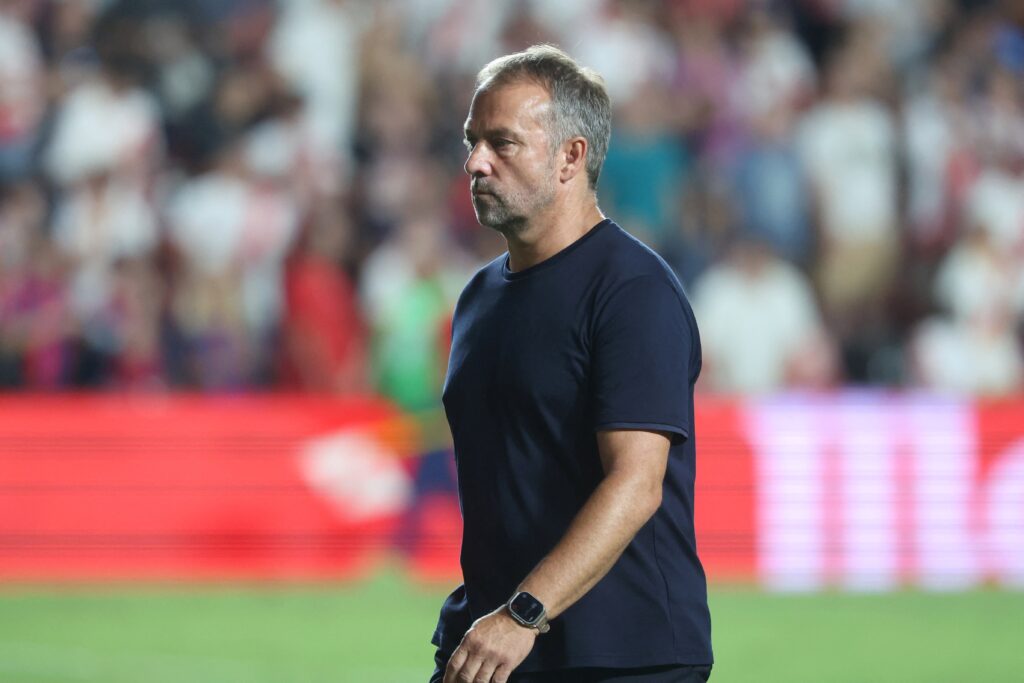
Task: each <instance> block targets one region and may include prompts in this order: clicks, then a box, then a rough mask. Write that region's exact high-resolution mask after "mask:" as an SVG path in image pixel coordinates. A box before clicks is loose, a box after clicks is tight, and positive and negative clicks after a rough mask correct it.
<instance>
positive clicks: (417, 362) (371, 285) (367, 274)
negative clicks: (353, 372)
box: [363, 215, 471, 411]
mask: <svg viewBox="0 0 1024 683" xmlns="http://www.w3.org/2000/svg"><path fill="white" fill-rule="evenodd" d="M470 268H471V264H470V263H469V261H468V260H465V259H464V258H463V257H462V256H461V254H460V253H459V251H458V250H457V249H455V248H454V245H452V244H451V242H450V241H449V240H448V239H447V238H446V236H445V223H444V222H443V219H442V218H441V217H440V216H437V215H426V216H421V217H415V218H410V219H409V220H408V221H407V222H405V223H403V224H402V225H401V226H399V228H398V231H397V233H396V234H395V236H394V237H393V238H391V239H389V240H388V241H386V242H384V243H383V244H382V245H381V246H380V247H378V248H377V249H376V250H375V251H374V252H373V253H372V254H370V256H369V258H368V259H367V261H366V265H365V267H364V270H363V295H364V300H363V304H364V306H365V309H366V312H367V318H368V319H369V321H370V324H371V326H372V330H373V341H372V353H373V367H374V374H375V381H376V386H377V389H378V390H379V391H380V392H381V393H382V394H384V395H385V396H387V397H389V398H392V399H394V400H395V401H396V402H397V403H398V405H400V406H402V407H403V408H405V409H407V410H411V411H421V410H425V409H429V408H432V407H434V406H435V405H436V404H437V396H438V394H439V392H440V390H441V383H442V381H443V380H444V371H445V368H446V358H447V353H448V339H449V336H450V324H451V314H452V311H453V310H454V308H455V301H456V300H457V299H458V296H459V292H460V291H461V288H462V286H463V285H464V284H465V283H466V280H467V279H468V278H469V276H470V274H471V269H470Z"/></svg>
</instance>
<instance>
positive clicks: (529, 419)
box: [431, 46, 712, 683]
mask: <svg viewBox="0 0 1024 683" xmlns="http://www.w3.org/2000/svg"><path fill="white" fill-rule="evenodd" d="M610 128H611V112H610V104H609V101H608V95H607V94H606V92H605V90H604V86H603V84H602V82H601V80H600V78H599V77H598V76H597V75H596V74H594V73H593V72H591V71H589V70H586V69H581V68H580V67H579V66H578V65H577V64H576V63H575V62H574V61H573V60H572V59H571V58H570V57H569V56H568V55H566V54H565V53H564V52H562V51H560V50H558V49H556V48H553V47H550V46H537V47H532V48H530V49H528V50H526V51H525V52H521V53H517V54H513V55H509V56H506V57H502V58H500V59H497V60H495V61H493V62H491V63H490V64H488V65H487V66H486V67H484V69H483V70H482V71H481V72H480V74H479V76H478V78H477V87H476V92H475V94H474V97H473V102H472V104H471V106H470V112H469V117H468V118H467V120H466V125H465V135H466V145H467V147H468V149H469V158H468V160H467V161H466V172H467V173H468V174H469V175H470V176H471V178H472V180H471V190H472V195H473V205H474V207H475V209H476V214H477V219H478V220H479V222H480V223H481V224H483V225H485V226H488V227H490V228H493V229H495V230H498V231H499V232H501V234H502V235H503V236H504V237H505V239H506V241H507V243H508V253H507V254H505V255H503V256H502V257H499V258H498V259H496V260H495V261H493V262H492V263H490V264H489V265H488V266H486V267H484V268H483V269H482V270H481V271H480V272H479V273H477V274H476V275H475V276H474V277H473V279H472V280H471V281H470V283H469V284H468V285H467V286H466V289H465V291H464V292H463V293H462V296H461V297H460V299H459V303H458V306H457V307H456V311H455V318H454V322H453V332H452V350H451V360H450V363H449V368H448V376H447V379H446V381H445V388H444V405H445V411H446V414H447V416H448V422H449V424H450V426H451V430H452V436H453V438H454V443H455V458H456V463H457V466H458V476H459V495H460V500H461V503H462V512H463V520H464V538H463V546H462V569H463V575H464V579H465V583H464V585H463V586H460V587H459V588H458V589H456V590H455V592H453V593H452V594H451V596H449V598H448V600H447V601H446V602H445V605H444V607H443V608H442V610H441V617H440V620H439V623H438V627H437V631H436V632H435V633H434V638H433V643H434V645H436V646H437V655H436V663H437V669H436V671H435V672H434V676H433V678H432V679H431V681H432V683H440V682H441V681H443V683H459V682H461V683H468V682H471V681H472V682H474V683H505V682H506V681H513V682H515V683H534V682H540V681H551V682H553V681H558V682H559V683H574V682H581V683H582V682H595V683H596V682H598V681H617V682H619V683H627V682H634V681H635V682H637V683H639V682H641V681H643V682H644V683H665V682H669V681H672V682H684V681H685V682H690V681H706V680H707V679H708V676H709V675H710V669H711V662H712V656H711V642H710V640H711V639H710V628H711V627H710V618H709V615H708V609H707V595H706V592H707V591H706V586H705V579H704V572H703V569H702V568H701V565H700V561H699V560H698V559H697V554H696V547H695V541H694V533H693V482H694V446H693V402H692V398H693V384H694V381H695V380H696V378H697V374H698V372H699V370H700V345H699V341H698V337H697V328H696V323H695V321H694V318H693V313H692V312H691V310H690V306H689V304H688V303H687V302H686V299H685V298H684V296H683V293H682V290H681V288H680V286H679V283H678V281H677V280H676V279H675V277H674V276H673V275H672V274H671V271H670V270H669V269H668V267H667V266H666V265H665V263H664V262H663V261H662V260H661V259H660V258H659V257H658V256H656V255H655V254H654V253H653V252H652V251H650V250H649V249H647V248H646V247H645V246H643V245H642V244H640V243H639V242H638V241H636V240H635V239H633V238H632V237H630V236H629V235H627V234H626V233H625V232H623V231H622V229H621V228H619V227H618V226H617V225H616V224H615V223H613V222H611V221H610V220H607V219H605V218H604V216H603V215H602V214H601V211H600V209H599V208H598V206H597V199H596V195H595V188H596V186H597V179H598V175H599V173H600V169H601V163H602V161H603V159H604V156H605V151H606V149H607V146H608V139H609V136H610ZM513 672H515V673H513Z"/></svg>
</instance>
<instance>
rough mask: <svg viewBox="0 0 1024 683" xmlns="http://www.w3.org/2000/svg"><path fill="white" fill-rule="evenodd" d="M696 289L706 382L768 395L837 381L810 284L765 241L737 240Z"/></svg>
mask: <svg viewBox="0 0 1024 683" xmlns="http://www.w3.org/2000/svg"><path fill="white" fill-rule="evenodd" d="M693 294H694V299H693V301H694V309H695V313H696V316H697V323H698V325H700V330H701V346H702V349H703V353H704V371H703V372H702V374H701V382H702V384H703V386H704V388H706V389H711V390H713V391H723V392H733V393H741V394H746V393H753V394H763V393H767V392H771V391H778V390H781V389H785V388H787V387H806V388H822V387H825V386H828V385H829V384H830V383H831V382H832V381H833V380H834V379H835V367H834V361H833V354H832V349H831V340H830V339H829V338H828V335H827V333H826V332H825V330H824V327H823V325H822V322H821V319H820V317H819V314H818V310H817V306H816V304H815V302H814V293H813V291H812V289H811V285H810V282H808V281H807V279H806V278H805V277H804V276H803V275H802V274H801V273H800V271H798V270H797V269H796V268H794V267H793V266H791V265H789V264H787V263H785V262H784V261H782V260H781V259H779V258H778V257H776V256H775V255H773V254H772V253H771V251H770V250H769V249H767V248H766V247H765V246H764V245H763V244H760V243H758V242H755V241H751V240H749V239H745V238H740V239H739V240H738V241H737V242H736V244H734V246H733V247H732V249H731V250H730V251H729V254H728V256H727V257H726V259H725V260H724V261H723V262H721V263H719V264H717V265H715V266H712V267H711V268H710V269H709V270H708V271H707V272H706V273H705V274H704V275H703V276H702V277H701V278H700V280H698V282H697V284H696V285H695V286H694V289H693Z"/></svg>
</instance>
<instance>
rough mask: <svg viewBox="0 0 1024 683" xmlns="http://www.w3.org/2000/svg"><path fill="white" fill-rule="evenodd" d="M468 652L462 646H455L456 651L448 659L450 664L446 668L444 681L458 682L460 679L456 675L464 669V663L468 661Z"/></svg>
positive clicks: (446, 682) (445, 682) (449, 682)
mask: <svg viewBox="0 0 1024 683" xmlns="http://www.w3.org/2000/svg"><path fill="white" fill-rule="evenodd" d="M467 656H468V655H467V653H466V651H465V650H464V649H462V646H461V645H460V646H459V647H457V648H455V652H453V653H452V656H451V658H450V659H449V660H448V666H446V667H445V668H444V681H443V683H456V682H457V680H458V679H456V678H455V677H456V676H457V675H458V674H459V671H460V670H461V669H462V665H463V664H465V663H466V658H467Z"/></svg>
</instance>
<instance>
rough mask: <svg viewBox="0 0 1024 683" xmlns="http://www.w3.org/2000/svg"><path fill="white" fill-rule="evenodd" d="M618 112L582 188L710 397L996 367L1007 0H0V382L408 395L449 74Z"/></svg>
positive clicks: (458, 176) (960, 374)
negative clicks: (551, 89) (593, 176)
mask: <svg viewBox="0 0 1024 683" xmlns="http://www.w3.org/2000/svg"><path fill="white" fill-rule="evenodd" d="M537 42H553V43H556V44H559V45H560V46H562V47H564V48H565V49H567V50H568V51H569V52H570V53H572V54H573V55H574V56H575V57H577V58H578V59H580V60H581V61H582V62H583V63H584V64H587V65H590V66H592V67H594V68H596V69H597V70H598V71H600V72H601V73H602V74H604V76H605V78H606V82H607V86H608V89H609V92H610V95H611V98H612V102H613V105H614V107H615V117H616V119H615V126H614V130H613V134H612V144H611V149H610V152H609V155H608V159H607V162H606V164H605V167H604V171H603V173H602V176H601V184H600V194H599V196H600V200H601V206H602V208H603V209H604V211H605V212H606V213H607V214H608V215H610V216H612V217H613V218H615V219H616V220H618V221H619V222H620V223H621V224H622V225H623V226H624V227H626V228H627V229H629V230H631V231H632V232H634V233H635V234H637V235H638V236H639V237H641V238H642V239H644V240H645V241H647V242H648V243H649V244H651V245H652V246H654V247H655V248H656V249H658V250H659V252H660V253H662V254H663V255H664V257H665V258H666V260H667V261H668V262H669V263H670V265H672V266H673V268H675V269H676V271H677V272H678V274H679V276H680V278H681V280H682V281H683V282H684V284H685V286H686V288H687V290H688V292H689V294H690V297H691V300H692V301H693V303H694V307H695V310H696V312H697V316H698V320H699V322H700V326H701V333H702V339H703V345H704V358H705V370H704V374H703V376H702V380H701V385H700V388H702V389H703V390H706V391H721V392H741V393H760V392H770V391H778V390H784V389H796V388H824V387H831V386H840V385H849V384H856V385H883V386H894V387H920V388H929V389H937V390H941V391H950V392H955V393H966V394H972V395H1001V394H1007V393H1010V392H1014V391H1018V390H1020V389H1021V388H1022V382H1024V355H1022V352H1024V334H1022V333H1024V324H1022V323H1024V87H1022V84H1024V4H1021V3H1018V2H1012V1H1009V0H1005V1H998V0H989V1H979V0H973V1H967V0H960V1H955V0H793V1H792V2H770V1H744V0H560V1H559V2H544V1H543V0H501V1H500V2H499V1H496V0H495V1H489V2H477V1H476V0H383V1H381V2H370V1H369V0H291V1H284V2H278V3H274V2H270V1H269V0H0V388H4V389H7V390H11V389H18V390H32V391H49V390H60V389H72V388H97V387H100V388H127V389H142V390H163V389H174V388H180V389H190V390H200V391H213V390H252V389H262V388H277V389H285V390H304V391H327V392H347V391H364V390H377V391H380V392H382V393H383V394H385V395H387V396H390V397H392V398H393V399H395V400H396V401H397V402H398V403H399V404H400V405H402V406H403V407H405V408H407V409H410V410H416V409H420V408H428V407H430V406H432V405H435V404H436V401H437V397H438V387H439V384H440V381H441V375H442V373H443V371H444V366H445V357H446V353H447V348H446V340H447V337H448V321H449V319H450V315H451V310H452V307H453V305H454V301H455V298H456V297H457V295H458V292H459V291H460V289H461V287H462V285H463V284H464V283H465V281H466V280H467V278H468V277H469V275H470V274H471V273H472V272H473V270H474V269H475V268H476V267H478V266H479V265H480V264H482V263H484V262H486V260H489V259H490V258H493V257H494V256H496V255H498V254H499V253H501V251H502V250H503V247H502V241H501V239H500V238H499V237H498V236H496V235H494V234H491V233H490V232H489V231H486V230H483V229H481V228H479V227H478V226H477V225H476V223H475V220H474V216H473V211H472V206H471V204H470V202H469V193H468V189H467V179H466V177H465V175H464V173H463V170H462V164H463V162H464V160H465V150H464V148H463V145H462V133H461V127H462V123H463V120H464V118H465V113H466V111H467V108H468V103H469V97H470V95H471V92H472V87H473V78H474V75H475V73H476V71H477V69H478V68H479V67H480V66H481V65H482V64H483V63H485V62H486V61H487V60H489V59H490V58H492V57H494V56H497V55H499V54H502V53H505V52H508V51H512V50H516V49H520V48H522V47H525V46H526V45H529V44H532V43H537Z"/></svg>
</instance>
